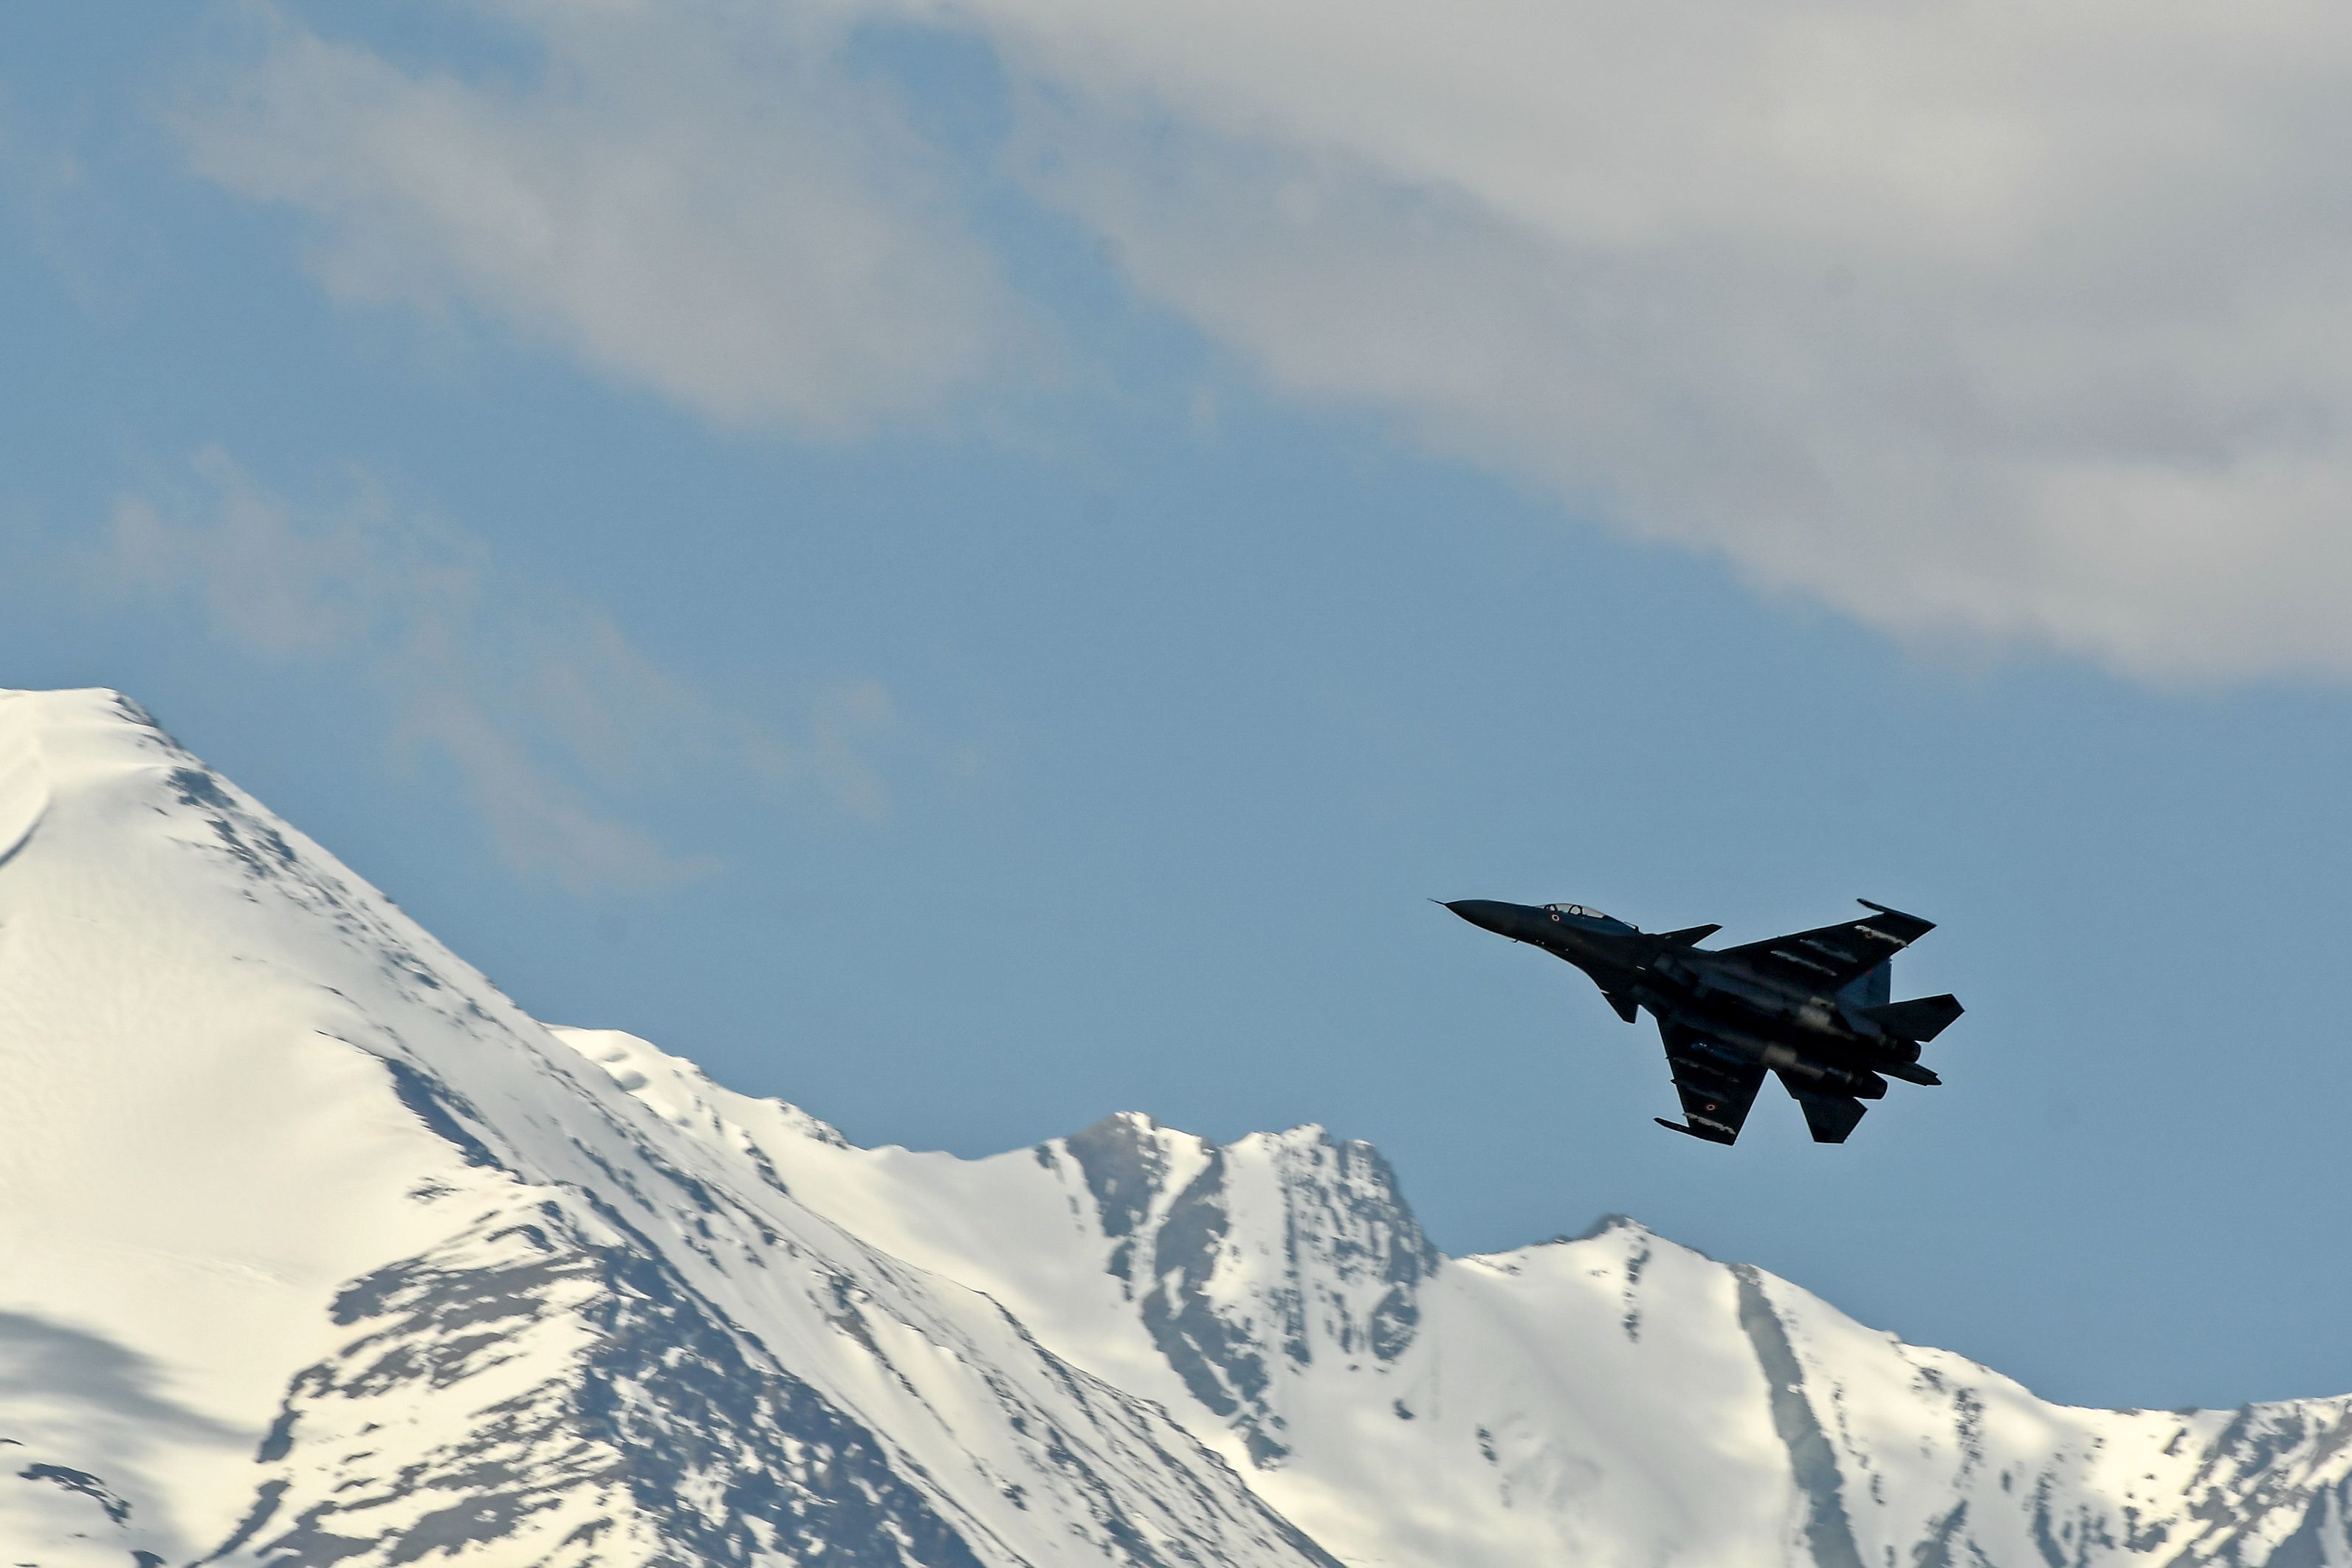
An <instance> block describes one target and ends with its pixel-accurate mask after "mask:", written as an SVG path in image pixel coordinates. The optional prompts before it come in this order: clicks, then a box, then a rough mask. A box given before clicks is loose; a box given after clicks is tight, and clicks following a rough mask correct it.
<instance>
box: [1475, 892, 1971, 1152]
mask: <svg viewBox="0 0 2352 1568" xmlns="http://www.w3.org/2000/svg"><path fill="white" fill-rule="evenodd" d="M1856 901H1857V902H1859V903H1860V904H1861V905H1862V906H1863V908H1864V909H1866V910H1870V911H1871V913H1870V914H1869V915H1867V916H1865V917H1864V918H1863V919H1861V920H1856V921H1846V922H1845V923H1844V924H1843V925H1833V926H1822V927H1820V928H1819V929H1817V930H1814V931H1798V932H1796V933H1795V934H1794V935H1791V936H1776V937H1774V938H1773V939H1772V940H1771V941H1769V942H1748V943H1746V944H1744V945H1742V946H1739V947H1727V948H1720V949H1708V948H1703V947H1701V946H1699V945H1698V944H1699V943H1700V942H1704V941H1706V939H1707V938H1708V937H1711V936H1713V935H1714V934H1715V933H1716V932H1717V931H1721V930H1722V929H1723V928H1722V927H1721V926H1712V925H1706V926H1692V927H1690V928H1689V929H1688V930H1685V931H1664V932H1657V933H1653V932H1648V931H1641V930H1638V929H1636V928H1635V927H1633V926H1630V925H1628V924H1626V923H1625V922H1624V921H1621V920H1612V919H1611V918H1610V917H1609V916H1607V915H1604V914H1602V913H1601V911H1600V910H1589V909H1586V908H1584V907H1583V906H1582V905H1581V904H1545V905H1543V906H1542V907H1540V908H1537V907H1534V906H1531V905H1528V904H1506V903H1498V902H1496V901H1494V900H1488V899H1465V900H1462V901H1460V902H1458V903H1450V904H1447V905H1446V906H1445V907H1446V908H1447V909H1449V910H1453V911H1454V913H1455V914H1457V915H1460V916H1461V917H1462V918H1463V919H1464V920H1465V921H1469V922H1470V923H1471V924H1472V925H1475V926H1477V927H1479V928H1480V929H1481V930H1485V931H1493V932H1495V933H1496V935H1497V936H1507V937H1509V938H1510V939H1511V940H1512V941H1514V942H1526V943H1528V945H1529V946H1531V947H1539V948H1541V949H1543V950H1544V951H1545V952H1549V953H1550V954H1551V955H1552V956H1553V957H1555V958H1563V959H1566V960H1567V961H1568V962H1569V963H1572V964H1574V965H1576V967H1577V968H1579V969H1581V970H1582V971H1584V973H1586V974H1587V975H1589V976H1591V979H1592V983H1593V984H1596V985H1598V986H1600V987H1601V995H1602V996H1603V997H1605V998H1607V1000H1608V1003H1609V1005H1610V1006H1612V1007H1613V1008H1615V1009H1616V1010H1617V1016H1619V1017H1621V1018H1622V1019H1624V1020H1625V1022H1627V1023H1629V1024H1631V1023H1633V1022H1634V1021H1635V1020H1636V1019H1637V1018H1639V1016H1640V1012H1639V1009H1641V1008H1644V1007H1646V1008H1648V1009H1649V1011H1650V1015H1651V1016H1653V1017H1654V1018H1655V1019H1657V1021H1658V1033H1659V1034H1660V1035H1661V1036H1663V1037H1664V1039H1665V1043H1666V1063H1667V1066H1668V1067H1669V1068H1672V1070H1673V1072H1674V1078H1675V1093H1677V1094H1679V1095H1680V1096H1681V1097H1682V1102H1683V1120H1682V1121H1667V1120H1666V1119H1665V1118H1664V1117H1663V1116H1661V1117H1658V1118H1656V1121H1657V1123H1658V1125H1659V1126H1661V1127H1664V1128H1666V1129H1669V1130H1670V1131H1675V1132H1687V1133H1689V1134H1690V1135H1691V1136H1692V1137H1694V1138H1699V1139H1704V1140H1706V1142H1710V1143H1729V1142H1734V1141H1736V1140H1737V1139H1738V1136H1739V1129H1740V1127H1741V1125H1742V1124H1743V1123H1745V1122H1746V1121H1747V1120H1748V1107H1749V1106H1751V1105H1753V1104H1754V1103H1755V1102H1756V1091H1757V1090H1758V1089H1760V1088H1762V1087H1763V1084H1764V1073H1765V1070H1766V1069H1767V1068H1769V1069H1770V1070H1771V1071H1772V1072H1774V1073H1776V1074H1778V1075H1779V1077H1780V1082H1781V1083H1782V1084H1783V1085H1784V1086H1786V1088H1787V1089H1788V1090H1789V1092H1790V1095H1792V1096H1794V1097H1795V1099H1796V1101H1797V1104H1798V1105H1799V1106H1800V1107H1801V1109H1802V1110H1803V1111H1804V1113H1805V1125H1806V1126H1807V1127H1809V1128H1811V1130H1812V1134H1813V1142H1816V1143H1843V1142H1845V1140H1846V1135H1847V1134H1848V1133H1850V1132H1852V1131H1853V1129H1854V1124H1855V1123H1856V1122H1858V1121H1861V1120H1862V1113H1863V1103H1862V1102H1863V1101H1864V1100H1879V1099H1883V1098H1885V1094H1886V1080H1887V1079H1890V1078H1897V1079H1903V1080H1904V1081H1905V1082H1906V1083H1924V1084H1935V1083H1941V1082H1942V1081H1943V1080H1942V1079H1939V1078H1937V1076H1936V1075H1935V1074H1934V1073H1932V1072H1930V1071H1928V1070H1927V1068H1923V1067H1921V1066H1920V1065H1919V1047H1921V1046H1922V1045H1924V1044H1925V1043H1927V1041H1929V1040H1932V1039H1934V1038H1935V1037H1937V1035H1939V1034H1941V1033H1943V1031H1944V1029H1945V1027H1946V1026H1948V1025H1949V1024H1950V1023H1951V1022H1952V1020H1953V1019H1955V1018H1957V1017H1958V1016H1960V1011H1961V1009H1960V1004H1959V1001H1958V998H1956V997H1953V996H1950V995H1943V996H1919V997H1915V998H1913V999H1912V1000H1910V1001H1908V1002H1895V1001H1890V1000H1888V998H1889V997H1890V996H1891V995H1892V994H1894V990H1893V973H1894V963H1895V954H1896V953H1897V952H1901V951H1902V950H1903V949H1904V948H1906V947H1908V946H1909V945H1911V943H1913V942H1916V941H1918V940H1919V939H1920V938H1921V937H1923V936H1925V935H1927V933H1928V932H1929V931H1933V930H1935V929H1936V926H1935V922H1934V921H1923V920H1921V919H1920V918H1919V917H1918V916H1916V915H1906V914H1905V913H1904V912H1903V911H1902V910H1890V909H1888V908H1887V907H1886V906H1885V904H1874V903H1872V902H1871V901H1870V900H1868V899H1862V900H1856Z"/></svg>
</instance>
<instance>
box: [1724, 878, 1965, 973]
mask: <svg viewBox="0 0 2352 1568" xmlns="http://www.w3.org/2000/svg"><path fill="white" fill-rule="evenodd" d="M1861 903H1862V904H1863V906H1864V908H1865V909H1868V910H1871V911H1872V912H1871V913H1870V914H1869V916H1867V917H1866V918H1864V919H1863V920H1858V921H1846V922H1845V923H1844V924H1843V925H1833V926H1816V927H1815V928H1814V929H1813V930H1811V931H1792V932H1790V934H1789V935H1787V936H1776V937H1774V938H1772V939H1771V940H1770V941H1769V942H1747V943H1744V944H1742V945H1741V946H1738V947H1724V948H1717V950H1716V951H1715V952H1714V953H1713V954H1712V955H1711V956H1713V957H1716V958H1733V959H1738V960H1740V961H1742V962H1744V963H1747V964H1748V965H1749V966H1750V967H1751V968H1754V969H1755V970H1757V971H1759V973H1764V974H1767V975H1769V976H1772V977H1773V978H1776V979H1780V980H1788V981H1794V982H1796V983H1798V984H1802V985H1804V986H1806V987H1807V988H1808V989H1810V990H1814V991H1822V992H1829V991H1839V990H1843V989H1844V988H1845V987H1846V986H1847V985H1850V984H1853V982H1854V981H1856V980H1859V979H1861V978H1862V977H1863V976H1864V975H1865V974H1867V973H1870V972H1871V971H1872V970H1874V969H1875V968H1877V967H1878V966H1879V965H1880V964H1882V963H1885V962H1886V961H1887V960H1888V959H1890V958H1892V957H1894V956H1895V954H1896V953H1898V952H1902V951H1903V950H1904V949H1905V948H1906V947H1908V946H1910V945H1911V944H1912V943H1913V942H1916V941H1918V940H1919V939H1920V938H1921V937H1923V936H1926V935H1927V933H1928V932H1929V931H1934V930H1935V929H1936V922H1935V921H1923V920H1921V919H1920V918H1919V917H1918V916H1917V915H1906V914H1905V913H1904V912H1903V911H1902V910H1890V909H1888V908H1887V907H1886V906H1885V905H1884V904H1874V903H1872V902H1871V901H1870V900H1868V899H1864V900H1861Z"/></svg>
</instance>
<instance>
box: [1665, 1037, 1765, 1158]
mask: <svg viewBox="0 0 2352 1568" xmlns="http://www.w3.org/2000/svg"><path fill="white" fill-rule="evenodd" d="M1658 1033H1659V1034H1660V1035H1662V1036H1664V1038H1665V1042H1666V1066H1667V1067H1668V1068H1670V1069H1672V1071H1673V1073H1674V1075H1675V1093H1676V1094H1678V1095H1680V1096H1681V1097H1682V1101H1683V1119H1682V1121H1667V1120H1666V1119H1665V1118H1664V1117H1663V1116H1661V1117H1658V1118H1657V1119H1656V1121H1657V1123H1658V1125H1659V1126H1661V1127H1671V1128H1673V1129H1674V1130H1675V1131H1677V1132H1687V1133H1689V1134H1690V1135H1691V1136H1692V1137H1694V1138H1704V1139H1705V1140H1706V1141H1707V1142H1710V1143H1729V1142H1734V1141H1735V1140H1737V1139H1738V1136H1739V1129H1740V1128H1741V1126H1742V1125H1744V1124H1745V1123H1746V1122H1747V1121H1748V1107H1749V1106H1751V1105H1753V1104H1755V1103H1756V1091H1757V1090H1758V1089H1760V1088H1762V1087H1763V1085H1764V1068H1763V1067H1762V1065H1761V1064H1759V1063H1757V1062H1752V1061H1749V1060H1748V1058H1745V1057H1738V1056H1734V1055H1733V1054H1732V1053H1731V1052H1729V1051H1727V1050H1725V1049H1724V1048H1723V1047H1720V1046H1718V1045H1716V1044H1715V1043H1714V1042H1713V1041H1711V1040H1706V1039H1702V1038H1700V1037H1698V1036H1696V1035H1695V1034H1693V1033H1691V1032H1690V1031H1689V1030H1688V1029H1685V1028H1680V1027H1677V1026H1675V1025H1672V1024H1669V1023H1667V1022H1665V1021H1664V1019H1661V1020H1659V1023H1658Z"/></svg>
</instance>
